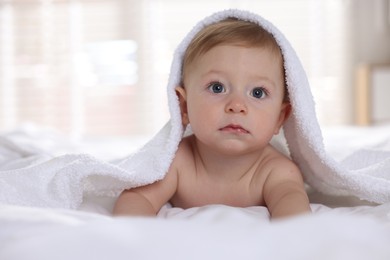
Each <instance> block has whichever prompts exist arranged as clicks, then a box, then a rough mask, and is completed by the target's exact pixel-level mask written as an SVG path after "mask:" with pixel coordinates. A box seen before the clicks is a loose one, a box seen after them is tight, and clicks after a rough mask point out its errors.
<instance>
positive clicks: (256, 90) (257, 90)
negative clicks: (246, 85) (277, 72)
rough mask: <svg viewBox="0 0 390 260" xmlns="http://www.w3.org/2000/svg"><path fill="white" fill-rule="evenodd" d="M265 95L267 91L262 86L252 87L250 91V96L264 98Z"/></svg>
mask: <svg viewBox="0 0 390 260" xmlns="http://www.w3.org/2000/svg"><path fill="white" fill-rule="evenodd" d="M266 95H267V92H266V90H265V89H264V88H260V87H259V88H254V89H253V90H252V93H251V96H253V97H254V98H258V99H260V98H264V97H265V96H266Z"/></svg>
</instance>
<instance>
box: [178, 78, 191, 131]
mask: <svg viewBox="0 0 390 260" xmlns="http://www.w3.org/2000/svg"><path fill="white" fill-rule="evenodd" d="M175 91H176V95H177V97H178V98H179V105H180V112H181V121H182V124H183V126H187V125H188V124H189V123H190V121H189V119H188V110H187V92H186V90H185V88H184V87H182V86H178V87H176V88H175Z"/></svg>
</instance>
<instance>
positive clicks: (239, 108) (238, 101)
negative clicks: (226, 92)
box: [225, 97, 248, 114]
mask: <svg viewBox="0 0 390 260" xmlns="http://www.w3.org/2000/svg"><path fill="white" fill-rule="evenodd" d="M247 110H248V109H247V106H246V104H245V101H244V100H243V99H242V98H239V97H234V98H232V99H231V100H230V101H229V102H228V103H227V104H226V108H225V112H226V113H242V114H246V113H247Z"/></svg>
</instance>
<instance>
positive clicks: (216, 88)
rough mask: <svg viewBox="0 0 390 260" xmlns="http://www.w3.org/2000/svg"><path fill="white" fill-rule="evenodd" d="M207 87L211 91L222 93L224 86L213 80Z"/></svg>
mask: <svg viewBox="0 0 390 260" xmlns="http://www.w3.org/2000/svg"><path fill="white" fill-rule="evenodd" d="M208 89H209V90H210V91H212V92H213V93H217V94H218V93H223V92H225V87H224V86H223V85H222V84H221V83H219V82H213V83H211V84H210V85H209V86H208Z"/></svg>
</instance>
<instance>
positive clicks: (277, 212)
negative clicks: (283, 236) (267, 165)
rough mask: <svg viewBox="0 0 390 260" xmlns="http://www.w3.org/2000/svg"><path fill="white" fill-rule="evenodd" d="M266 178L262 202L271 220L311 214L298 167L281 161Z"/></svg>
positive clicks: (286, 161)
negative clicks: (263, 201)
mask: <svg viewBox="0 0 390 260" xmlns="http://www.w3.org/2000/svg"><path fill="white" fill-rule="evenodd" d="M276 165H277V167H275V168H274V169H273V170H272V171H271V172H270V174H269V175H268V177H267V180H266V182H265V184H264V190H263V192H264V193H263V194H264V200H265V203H266V205H267V207H268V210H269V212H270V214H271V218H281V217H287V216H293V215H297V214H302V213H309V212H311V209H310V203H309V198H308V196H307V193H306V191H305V187H304V183H303V179H302V175H301V173H300V171H299V169H298V167H297V166H296V165H295V164H294V163H292V162H290V161H288V160H281V161H279V162H277V164H276Z"/></svg>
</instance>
